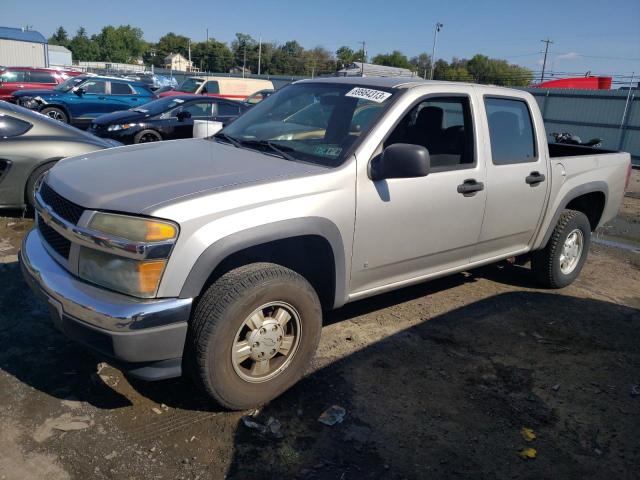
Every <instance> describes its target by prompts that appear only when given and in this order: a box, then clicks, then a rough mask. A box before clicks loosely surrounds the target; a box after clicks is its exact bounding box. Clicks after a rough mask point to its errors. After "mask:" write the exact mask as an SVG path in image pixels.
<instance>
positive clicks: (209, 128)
mask: <svg viewBox="0 0 640 480" xmlns="http://www.w3.org/2000/svg"><path fill="white" fill-rule="evenodd" d="M223 127H224V125H223V124H222V122H214V121H211V120H195V121H194V122H193V138H207V137H211V136H213V135H215V134H216V133H218V132H219V131H220V130H222V128H223Z"/></svg>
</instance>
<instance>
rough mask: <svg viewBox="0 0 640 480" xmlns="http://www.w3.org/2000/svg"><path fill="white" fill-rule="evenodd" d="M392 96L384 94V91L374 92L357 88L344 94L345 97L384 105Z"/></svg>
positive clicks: (370, 89) (369, 89) (387, 93)
mask: <svg viewBox="0 0 640 480" xmlns="http://www.w3.org/2000/svg"><path fill="white" fill-rule="evenodd" d="M391 95H392V94H391V93H389V92H383V91H382V90H374V89H372V88H362V87H355V88H352V89H351V90H349V91H348V92H347V93H345V94H344V96H345V97H354V98H363V99H365V100H371V101H372V102H376V103H382V102H384V101H385V100H386V99H387V98H389V97H390V96H391Z"/></svg>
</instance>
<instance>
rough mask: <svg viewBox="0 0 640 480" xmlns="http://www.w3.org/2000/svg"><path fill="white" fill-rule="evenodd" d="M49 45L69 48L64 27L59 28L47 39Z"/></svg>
mask: <svg viewBox="0 0 640 480" xmlns="http://www.w3.org/2000/svg"><path fill="white" fill-rule="evenodd" d="M49 43H50V44H52V45H62V46H63V47H67V46H69V37H68V36H67V31H66V30H65V29H64V27H62V26H59V27H58V29H57V30H56V33H54V34H53V35H51V37H49Z"/></svg>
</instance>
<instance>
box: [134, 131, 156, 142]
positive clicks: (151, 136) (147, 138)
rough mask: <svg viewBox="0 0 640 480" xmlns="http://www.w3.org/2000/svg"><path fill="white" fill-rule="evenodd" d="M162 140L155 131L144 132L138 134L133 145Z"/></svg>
mask: <svg viewBox="0 0 640 480" xmlns="http://www.w3.org/2000/svg"><path fill="white" fill-rule="evenodd" d="M161 140H162V136H161V135H160V134H159V133H158V132H156V131H155V130H149V129H147V130H142V131H141V132H138V133H136V135H135V137H133V143H149V142H159V141H161Z"/></svg>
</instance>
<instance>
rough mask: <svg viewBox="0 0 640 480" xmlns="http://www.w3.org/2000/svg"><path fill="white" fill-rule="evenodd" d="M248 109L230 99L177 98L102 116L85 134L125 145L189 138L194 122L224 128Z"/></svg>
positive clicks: (156, 101) (188, 96) (196, 96)
mask: <svg viewBox="0 0 640 480" xmlns="http://www.w3.org/2000/svg"><path fill="white" fill-rule="evenodd" d="M248 108H249V107H246V106H245V105H243V104H241V103H239V102H234V101H233V100H223V99H221V98H213V97H203V96H202V95H178V96H175V97H167V98H161V99H159V100H154V101H153V102H149V103H147V104H145V105H143V106H141V107H136V108H132V109H131V110H123V111H120V112H114V113H108V114H106V115H102V116H100V117H98V118H96V119H95V120H94V121H93V122H92V123H91V127H90V128H89V130H88V131H89V133H93V134H94V135H97V136H99V137H105V138H113V139H116V140H118V141H120V142H122V143H126V144H131V143H147V142H157V141H159V140H175V139H178V138H191V137H192V136H193V122H194V120H213V121H218V122H222V123H223V124H224V125H226V124H227V123H228V122H230V121H231V120H233V119H235V118H236V117H238V115H240V114H242V113H243V112H245V111H246V110H247V109H248Z"/></svg>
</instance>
